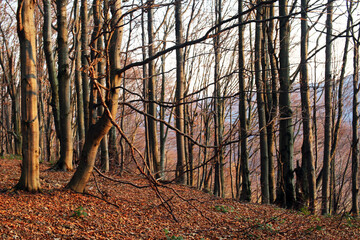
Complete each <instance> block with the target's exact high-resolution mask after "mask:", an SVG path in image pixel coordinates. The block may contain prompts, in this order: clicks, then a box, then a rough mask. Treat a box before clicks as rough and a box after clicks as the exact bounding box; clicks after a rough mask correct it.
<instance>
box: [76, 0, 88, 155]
mask: <svg viewBox="0 0 360 240" xmlns="http://www.w3.org/2000/svg"><path fill="white" fill-rule="evenodd" d="M74 5H75V6H74V8H75V11H74V15H75V16H74V18H75V19H74V21H75V36H74V40H75V87H76V98H77V109H76V110H77V111H76V112H77V118H76V119H77V125H78V126H77V132H78V136H79V150H80V151H81V150H82V147H83V143H84V139H85V122H84V119H85V117H84V101H83V89H82V78H81V42H80V41H81V40H80V37H81V34H80V33H81V32H80V17H79V7H78V0H75V3H74Z"/></svg>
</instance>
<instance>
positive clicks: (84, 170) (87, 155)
mask: <svg viewBox="0 0 360 240" xmlns="http://www.w3.org/2000/svg"><path fill="white" fill-rule="evenodd" d="M111 12H112V20H111V27H112V31H113V34H112V35H111V39H110V46H109V58H110V59H109V61H110V67H111V69H110V86H109V88H110V92H109V99H108V104H107V106H108V110H109V111H110V114H111V116H116V112H117V107H118V97H119V96H118V95H119V90H118V88H116V87H117V86H120V84H121V76H120V75H119V74H117V73H116V70H117V69H119V68H120V47H121V41H122V19H121V0H115V1H113V4H112V5H111ZM111 127H112V123H111V119H110V118H109V116H108V113H107V111H106V110H105V112H104V114H103V115H102V117H101V118H100V119H99V121H98V122H97V123H96V124H94V125H92V126H91V127H90V129H89V131H88V133H87V137H86V140H85V144H84V148H83V151H82V152H81V156H80V164H79V167H78V168H77V170H76V172H75V174H74V175H73V177H72V179H71V180H70V182H69V184H68V187H69V188H70V189H72V190H74V191H76V192H84V191H85V186H86V183H87V182H88V180H89V178H90V175H91V173H92V170H93V167H94V164H95V158H96V153H97V150H98V148H99V145H100V141H101V139H102V138H103V137H104V136H105V135H106V134H107V133H108V132H109V130H110V128H111Z"/></svg>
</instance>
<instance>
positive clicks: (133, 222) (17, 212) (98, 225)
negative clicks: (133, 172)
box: [0, 159, 360, 239]
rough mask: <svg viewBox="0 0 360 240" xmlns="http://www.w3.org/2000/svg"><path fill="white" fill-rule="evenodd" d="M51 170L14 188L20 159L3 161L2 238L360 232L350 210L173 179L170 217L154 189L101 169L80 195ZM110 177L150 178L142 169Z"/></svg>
mask: <svg viewBox="0 0 360 240" xmlns="http://www.w3.org/2000/svg"><path fill="white" fill-rule="evenodd" d="M46 169H48V166H47V165H44V164H41V173H40V176H41V184H42V188H43V192H42V193H39V194H31V193H26V192H22V191H18V192H16V191H9V189H11V187H12V186H14V185H15V184H16V182H17V180H18V178H19V174H20V161H19V160H14V159H1V160H0V190H2V193H0V220H1V221H0V239H17V238H18V239H182V238H183V239H360V230H359V226H360V224H359V221H358V220H354V219H352V218H351V217H349V216H339V217H321V216H311V215H308V214H307V213H306V212H305V211H304V212H295V211H289V210H284V209H280V208H277V207H275V206H270V205H267V206H265V205H258V204H244V203H240V202H237V201H234V200H230V199H219V198H215V197H213V196H211V195H209V194H206V193H203V192H201V191H197V190H194V189H192V188H189V187H185V186H178V185H173V184H171V185H167V186H168V188H163V187H161V188H159V191H160V192H161V195H162V197H163V198H164V199H165V200H166V204H165V205H167V206H168V207H170V208H171V212H172V214H173V216H172V215H171V214H170V213H169V211H167V210H166V209H165V207H164V204H162V203H161V201H160V199H159V198H158V197H157V196H156V194H155V192H154V190H152V189H151V188H148V187H147V188H136V187H134V186H131V185H128V184H123V183H115V182H112V181H109V180H106V179H104V178H102V177H100V176H99V175H98V174H95V176H96V181H95V180H94V178H92V180H91V182H90V183H89V187H88V191H89V194H76V193H73V192H71V191H69V190H64V189H63V186H64V185H66V183H67V182H68V181H69V179H70V177H71V175H72V173H64V172H53V171H46ZM112 177H113V178H116V179H121V180H123V181H128V182H132V183H134V184H137V185H138V186H145V185H147V182H146V181H145V180H143V179H141V178H140V177H138V176H126V177H122V178H119V177H117V176H112ZM96 184H97V185H98V188H97V187H96ZM98 189H100V190H101V191H102V192H103V195H104V196H105V199H106V201H105V200H102V199H100V198H101V196H102V195H101V194H100V193H99V191H98ZM90 194H91V195H90ZM95 196H97V197H95ZM168 210H169V209H168ZM174 217H175V218H176V219H177V221H178V222H176V221H175V220H174ZM181 237H182V238H181Z"/></svg>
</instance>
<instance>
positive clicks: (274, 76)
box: [267, 3, 278, 203]
mask: <svg viewBox="0 0 360 240" xmlns="http://www.w3.org/2000/svg"><path fill="white" fill-rule="evenodd" d="M273 17H274V3H272V4H271V5H270V8H269V18H270V20H269V21H268V30H267V39H268V40H267V44H268V46H267V48H268V52H269V62H270V66H271V68H270V70H271V90H270V92H271V93H268V96H269V97H268V98H269V99H270V98H271V103H269V111H270V117H269V121H268V131H267V134H268V152H269V193H270V203H274V202H275V195H276V181H275V167H274V166H275V164H274V157H275V153H274V150H275V146H274V145H275V139H276V135H275V122H276V121H275V118H276V115H277V106H278V89H277V88H278V86H277V82H278V73H277V71H278V69H277V61H276V55H275V50H274V45H276V43H275V41H274V36H273V33H274V20H273ZM270 94H271V95H272V96H270Z"/></svg>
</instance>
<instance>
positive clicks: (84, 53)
mask: <svg viewBox="0 0 360 240" xmlns="http://www.w3.org/2000/svg"><path fill="white" fill-rule="evenodd" d="M80 18H81V20H80V21H81V65H82V73H81V80H82V88H83V104H84V106H83V109H84V125H85V135H86V133H87V132H88V130H89V124H90V113H89V111H90V107H89V102H90V87H89V86H90V85H89V77H88V64H89V63H88V60H87V58H88V56H89V46H88V45H89V40H88V29H87V26H88V4H87V0H81V8H80Z"/></svg>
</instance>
